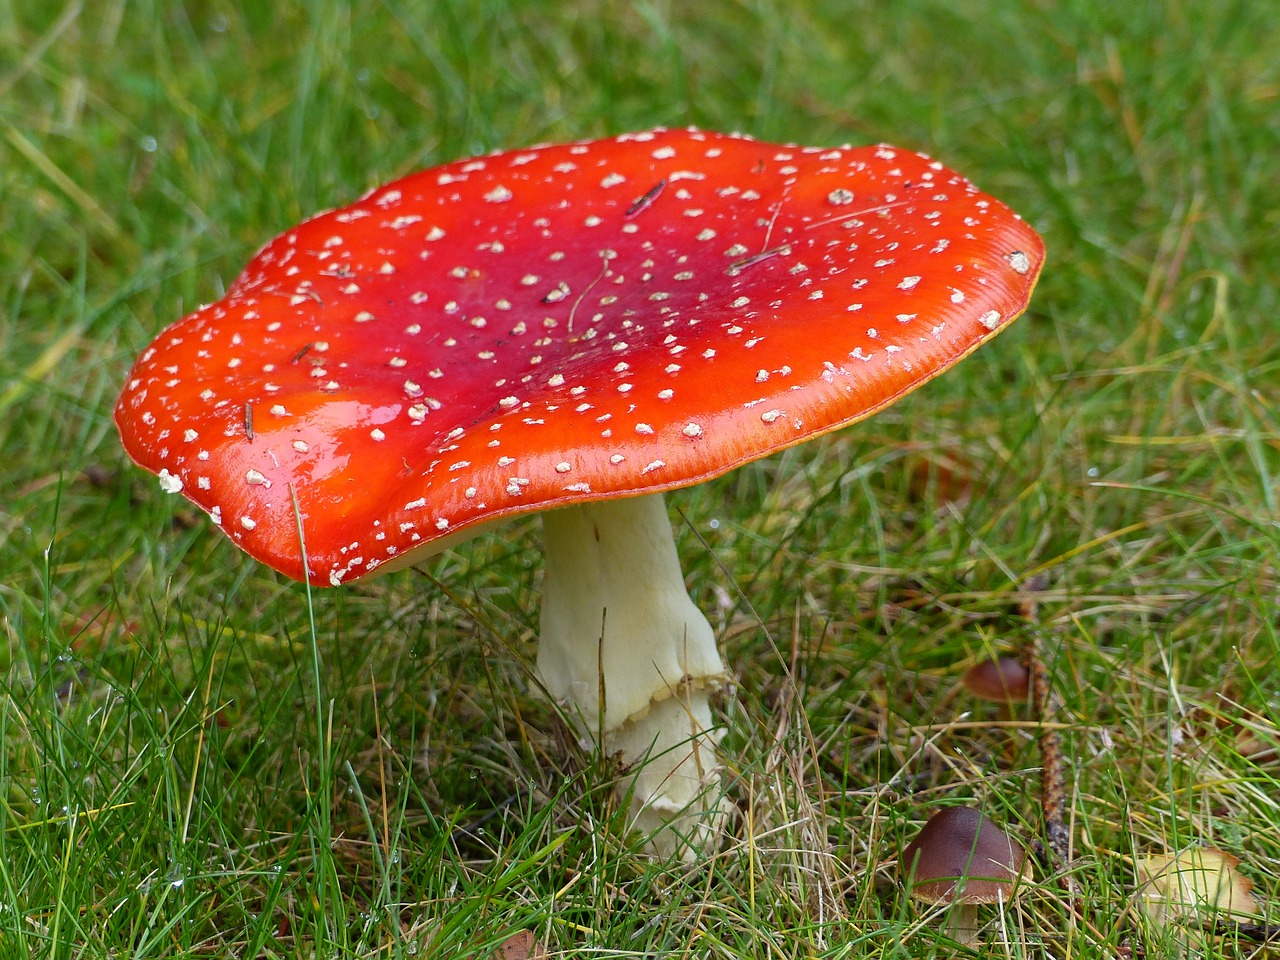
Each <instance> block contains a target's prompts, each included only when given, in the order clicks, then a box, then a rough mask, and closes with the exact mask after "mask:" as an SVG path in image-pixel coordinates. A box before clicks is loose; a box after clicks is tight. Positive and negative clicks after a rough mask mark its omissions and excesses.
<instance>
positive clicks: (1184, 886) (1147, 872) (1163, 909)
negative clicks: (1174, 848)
mask: <svg viewBox="0 0 1280 960" xmlns="http://www.w3.org/2000/svg"><path fill="white" fill-rule="evenodd" d="M1239 863H1240V860H1239V859H1238V858H1236V857H1233V856H1232V855H1231V854H1229V853H1224V852H1223V851H1221V850H1218V849H1216V848H1214V847H1191V848H1189V849H1187V850H1183V851H1182V852H1181V853H1179V854H1177V855H1176V856H1170V855H1169V854H1155V855H1153V856H1150V857H1140V858H1138V859H1137V860H1136V861H1135V862H1134V868H1135V869H1136V871H1137V874H1138V881H1139V883H1140V884H1141V886H1140V887H1139V888H1138V903H1139V905H1140V906H1141V907H1142V909H1143V911H1144V912H1145V913H1146V914H1147V916H1148V917H1149V918H1150V919H1151V920H1153V921H1155V922H1157V923H1172V922H1175V921H1176V920H1178V919H1182V918H1186V917H1188V916H1193V915H1195V914H1197V913H1205V914H1217V915H1224V914H1227V915H1232V916H1235V917H1244V916H1252V915H1255V914H1257V913H1259V912H1260V911H1259V909H1258V902H1257V901H1256V900H1255V899H1254V897H1253V894H1252V893H1251V892H1250V891H1251V890H1252V889H1253V881H1251V880H1250V879H1249V878H1248V877H1245V876H1243V875H1241V874H1240V873H1239V871H1237V870H1236V866H1237V865H1238V864H1239Z"/></svg>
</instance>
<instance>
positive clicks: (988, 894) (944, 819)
mask: <svg viewBox="0 0 1280 960" xmlns="http://www.w3.org/2000/svg"><path fill="white" fill-rule="evenodd" d="M900 870H901V873H902V876H903V880H904V882H905V883H906V885H907V891H908V893H909V894H910V895H911V896H912V897H914V898H915V899H917V900H921V901H923V902H925V903H928V904H935V905H939V906H948V907H950V910H949V913H948V921H947V923H948V927H947V932H948V933H949V935H950V936H951V937H952V938H953V939H955V940H958V941H960V942H961V943H972V942H973V941H974V940H975V939H977V934H978V929H979V926H978V909H979V908H980V907H982V906H983V905H985V904H1004V903H1008V902H1009V900H1010V898H1011V897H1012V896H1013V894H1014V892H1015V891H1016V889H1017V887H1018V884H1019V883H1020V882H1021V881H1022V879H1023V878H1024V877H1025V876H1026V873H1027V871H1028V863H1027V854H1026V850H1024V849H1023V847H1022V845H1021V844H1020V843H1018V842H1017V841H1016V840H1014V839H1013V838H1012V837H1010V836H1009V835H1008V834H1007V833H1005V832H1004V831H1003V830H1001V829H1000V828H999V827H998V826H996V825H995V824H994V823H993V822H992V821H991V820H989V819H987V817H986V816H984V815H983V814H982V812H981V811H979V810H975V809H973V808H972V807H947V808H946V809H943V810H940V811H938V812H937V813H936V814H934V815H933V816H932V817H931V818H930V819H929V822H928V823H926V824H925V825H924V828H923V829H922V830H921V831H920V833H919V834H918V835H917V836H916V838H915V839H914V840H912V841H911V843H910V844H908V845H907V848H906V849H905V850H904V851H903V852H902V860H901V864H900Z"/></svg>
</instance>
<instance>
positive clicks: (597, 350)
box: [116, 129, 1044, 585]
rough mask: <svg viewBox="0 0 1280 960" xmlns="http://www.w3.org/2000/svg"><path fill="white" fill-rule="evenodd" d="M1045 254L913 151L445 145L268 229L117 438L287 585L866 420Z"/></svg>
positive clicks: (128, 391)
mask: <svg viewBox="0 0 1280 960" xmlns="http://www.w3.org/2000/svg"><path fill="white" fill-rule="evenodd" d="M1043 257H1044V249H1043V245H1042V243H1041V241H1040V238H1039V237H1038V236H1037V235H1036V233H1035V231H1033V230H1032V229H1031V228H1030V227H1028V226H1027V225H1026V224H1025V223H1023V222H1022V221H1021V220H1020V219H1019V218H1018V217H1017V216H1016V215H1015V214H1013V213H1012V212H1011V211H1010V210H1009V209H1008V208H1007V207H1005V206H1004V205H1003V204H1001V203H999V202H998V201H996V200H994V199H992V198H991V197H989V196H987V195H985V194H983V193H980V192H979V191H978V190H977V189H976V188H975V187H974V186H973V185H972V184H970V183H969V182H968V181H967V180H965V179H963V178H962V177H960V176H959V175H958V174H956V173H953V172H952V171H950V170H948V169H947V168H946V167H944V166H942V165H941V164H940V163H937V162H935V161H932V160H930V159H929V158H927V157H924V156H921V155H918V154H915V153H911V152H909V151H905V150H900V149H896V148H893V147H888V146H877V147H862V148H849V147H841V148H831V149H826V148H812V147H796V146H779V145H776V144H770V143H761V142H757V141H754V140H751V139H748V138H746V137H742V136H736V135H723V134H716V133H709V132H702V131H698V130H662V129H659V130H653V131H648V132H644V133H636V134H629V135H623V136H619V137H615V138H611V139H607V140H598V141H594V142H583V143H575V144H568V145H557V146H542V147H533V148H530V149H527V150H517V151H509V152H502V153H495V154H492V155H490V156H487V157H483V158H477V159H469V160H459V161H456V162H454V163H449V164H446V165H444V166H441V167H436V168H434V169H431V170H424V171H422V172H420V173H416V174H413V175H411V176H408V177H405V178H403V179H401V180H398V181H396V182H394V183H391V184H388V185H386V186H382V187H379V188H377V189H375V190H373V191H372V192H370V193H369V194H367V195H366V196H365V197H363V198H362V199H361V200H359V201H357V202H356V203H354V204H352V205H350V206H348V207H344V208H342V209H340V210H333V211H329V212H327V213H323V214H320V215H319V216H316V217H314V218H312V219H311V220H308V221H306V222H305V223H303V224H301V225H300V226H298V227H295V228H294V229H292V230H289V231H288V232H286V233H284V234H282V235H281V236H279V237H277V238H276V239H275V240H273V241H272V242H271V243H269V244H268V245H267V246H266V247H265V248H263V250H262V251H261V252H259V253H258V255H257V256H256V257H254V259H253V260H252V262H250V264H249V265H248V267H247V268H246V269H245V271H244V273H243V274H241V276H240V277H239V278H238V279H237V280H236V281H235V283H234V284H233V285H232V286H231V289H230V290H229V291H228V292H227V295H226V296H225V297H224V298H223V299H222V300H220V301H218V302H217V303H214V304H212V305H210V306H206V307H203V308H201V309H199V310H197V311H196V312H195V313H192V314H190V315H189V316H187V317H185V318H183V319H182V320H180V321H178V322H177V323H176V324H174V325H173V326H171V327H169V328H168V329H167V330H165V331H164V332H163V333H161V334H160V336H159V337H158V338H157V339H156V340H155V342H154V343H153V344H152V345H151V346H150V347H148V348H147V350H146V351H145V352H144V353H143V355H142V357H141V358H140V359H139V360H138V362H137V364H136V365H135V366H134V368H133V371H132V372H131V374H130V376H129V379H128V383H127V385H126V386H125V388H124V392H123V393H122V395H121V397H120V401H119V403H118V405H117V407H116V422H117V424H118V426H119V429H120V435H121V438H122V440H123V442H124V445H125V448H126V450H127V451H128V452H129V454H130V456H132V457H133V458H134V459H135V460H136V461H137V462H138V463H139V464H140V465H142V466H144V467H146V468H147V469H149V470H152V471H153V472H156V473H158V474H159V475H160V479H161V483H162V485H163V486H164V487H165V489H167V490H170V491H178V490H181V492H182V493H183V494H185V495H186V496H187V497H189V498H190V499H192V500H193V501H195V502H196V503H197V504H198V505H199V506H201V507H202V508H204V509H205V510H206V511H208V512H209V514H210V515H211V516H212V517H213V519H214V521H215V522H218V523H220V524H221V525H222V527H223V529H224V530H225V531H226V532H227V533H228V534H229V535H230V536H231V538H232V539H233V540H234V541H235V542H236V543H237V544H239V545H240V546H241V547H243V548H244V549H245V550H247V551H248V552H249V553H251V554H252V555H253V556H255V557H257V558H258V559H259V560H262V561H264V562H265V563H268V564H270V565H271V566H272V567H275V568H276V569H277V570H281V571H283V572H284V573H286V574H288V575H289V576H292V577H295V578H298V579H301V578H302V577H303V576H304V570H303V563H302V551H301V545H300V544H299V542H298V536H297V520H296V519H295V506H294V500H295V497H296V504H297V510H298V512H299V514H300V517H301V520H302V524H303V528H304V531H305V537H306V548H307V555H308V559H309V564H310V570H309V571H308V573H309V574H310V578H311V579H312V581H313V582H314V583H316V584H320V585H326V584H335V585H336V584H338V583H340V582H343V581H346V580H353V579H356V578H358V577H360V576H363V575H365V574H368V573H371V572H373V571H374V570H375V569H376V568H378V567H380V566H383V565H387V564H391V565H394V566H403V565H405V564H406V563H407V562H410V560H411V559H413V558H417V557H419V556H422V555H423V554H425V553H430V552H435V551H436V550H438V549H440V546H441V545H440V540H441V539H443V538H446V537H452V535H455V534H458V533H460V532H463V531H468V530H469V529H470V528H473V527H475V526H476V525H478V524H480V523H482V522H484V521H488V520H492V519H495V518H497V517H501V516H510V515H515V514H522V513H529V512H532V511H537V510H541V509H545V508H548V507H554V506H561V505H565V504H569V503H573V502H579V501H587V500H597V499H604V498H608V497H614V496H626V495H634V494H639V493H645V492H655V491H660V490H666V489H670V488H674V487H681V486H686V485H689V484H693V483H697V482H699V481H701V480H705V479H707V478H710V477H714V476H716V475H718V474H722V473H725V472H727V471H729V470H732V469H733V468H735V467H737V466H739V465H740V464H743V463H746V462H748V461H750V460H754V459H757V458H759V457H763V456H765V455H767V454H769V453H772V452H774V451H777V450H781V449H783V448H784V447H789V446H791V445H793V444H795V443H799V442H801V441H803V440H805V439H808V438H809V437H813V436H816V435H818V434H821V433H825V432H827V431H829V430H834V429H836V428H838V427H841V426H844V425H845V424H848V423H851V422H853V421H855V420H859V419H861V418H863V417H866V416H869V415H870V414H872V413H875V412H876V411H877V410H880V409H882V408H883V407H886V406H888V405H889V404H891V403H893V402H894V401H895V400H897V399H898V398H899V397H901V396H903V395H904V394H906V393H908V392H909V391H911V390H913V389H915V388H916V387H918V386H920V385H921V384H923V383H925V382H926V381H928V380H929V379H931V378H932V377H933V376H935V375H936V374H938V373H939V372H941V371H942V370H944V369H946V368H947V367H948V366H950V365H951V364H952V363H954V362H956V361H957V360H959V359H960V358H961V357H963V356H965V355H966V354H968V353H969V352H970V351H972V350H974V349H975V348H976V347H977V346H978V345H979V344H981V343H982V342H983V341H984V340H986V339H987V338H989V337H990V336H992V335H993V334H995V333H997V332H998V331H999V330H1001V329H1002V328H1003V327H1004V326H1005V325H1006V324H1008V322H1009V321H1010V320H1012V319H1013V318H1014V317H1016V316H1017V315H1018V314H1019V313H1021V312H1022V311H1023V310H1024V309H1025V308H1026V305H1027V301H1028V298H1029V297H1030V295H1031V289H1032V287H1033V286H1034V284H1035V280H1036V277H1037V275H1038V274H1039V271H1040V267H1041V264H1042V261H1043Z"/></svg>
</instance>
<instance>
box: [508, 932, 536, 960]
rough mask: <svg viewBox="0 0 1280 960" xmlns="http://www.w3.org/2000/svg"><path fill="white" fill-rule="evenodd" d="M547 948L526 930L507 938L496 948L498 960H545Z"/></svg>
mask: <svg viewBox="0 0 1280 960" xmlns="http://www.w3.org/2000/svg"><path fill="white" fill-rule="evenodd" d="M546 957H547V948H546V947H544V946H543V945H542V944H540V943H539V942H538V940H537V938H536V937H534V935H533V934H532V933H531V932H530V931H528V930H521V931H520V932H519V933H517V934H515V935H514V936H511V937H508V938H507V939H506V941H505V942H504V943H503V944H502V946H500V947H499V948H498V960H545V958H546Z"/></svg>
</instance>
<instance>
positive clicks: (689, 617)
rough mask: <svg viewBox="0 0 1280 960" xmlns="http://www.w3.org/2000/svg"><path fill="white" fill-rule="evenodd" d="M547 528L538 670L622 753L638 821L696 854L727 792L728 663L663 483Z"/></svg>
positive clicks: (586, 725)
mask: <svg viewBox="0 0 1280 960" xmlns="http://www.w3.org/2000/svg"><path fill="white" fill-rule="evenodd" d="M542 522H543V530H544V531H545V535H546V562H545V565H544V570H545V583H544V588H543V606H542V639H541V643H540V644H539V647H538V670H539V672H540V673H541V674H542V679H543V682H544V683H545V684H546V686H547V690H548V691H549V692H550V693H551V695H552V696H553V697H555V698H556V699H557V700H559V701H560V702H562V703H564V704H566V705H567V706H568V707H569V709H570V711H571V712H572V713H573V715H574V717H575V718H576V721H577V723H578V727H579V732H580V733H582V734H585V735H587V736H590V737H592V738H593V739H595V738H600V740H601V746H602V748H603V750H604V752H605V753H606V754H607V755H617V754H620V755H621V759H622V761H623V762H624V763H625V764H627V765H628V767H629V769H630V773H631V775H629V776H627V777H624V778H623V780H622V782H621V783H620V784H619V787H618V791H619V794H620V795H622V794H626V793H628V792H629V793H630V794H631V798H632V799H631V825H632V826H633V827H634V828H635V829H638V830H643V831H646V832H650V833H652V835H653V841H652V843H653V847H654V849H655V850H656V851H657V852H658V853H660V854H664V855H666V854H670V853H672V852H675V851H677V850H678V851H680V852H681V854H682V855H683V856H684V857H685V858H686V859H692V858H694V857H696V856H697V854H698V853H699V851H701V850H705V849H706V848H707V847H708V846H709V845H710V844H712V843H713V842H714V840H715V838H716V836H717V835H718V834H719V832H720V830H721V828H722V825H723V820H724V816H725V812H726V810H727V805H726V801H725V800H724V798H723V792H722V789H721V785H720V764H719V761H718V759H717V756H716V743H717V742H718V741H719V739H720V731H717V730H715V729H714V727H715V723H714V721H713V719H712V716H711V707H710V703H709V701H708V692H709V691H710V690H712V689H714V688H715V687H717V686H719V685H721V684H723V683H724V681H725V680H726V678H727V673H726V670H725V666H724V661H722V660H721V659H720V651H719V650H718V649H717V648H716V641H715V635H714V634H713V632H712V630H711V625H710V624H709V623H708V622H707V618H706V617H705V616H703V614H702V611H701V610H699V609H698V608H697V607H696V606H694V604H693V601H692V600H690V599H689V593H688V591H687V590H686V588H685V585H684V577H683V575H682V574H681V571H680V560H679V557H678V556H677V554H676V547H675V539H674V537H673V535H672V531H671V521H670V520H669V519H668V517H667V511H666V505H665V504H664V502H663V498H662V495H661V494H649V495H646V496H640V497H628V498H624V499H620V500H611V501H600V502H597V503H588V504H582V505H579V506H574V507H568V508H564V509H561V510H552V511H547V512H546V513H544V514H543V515H542Z"/></svg>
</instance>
